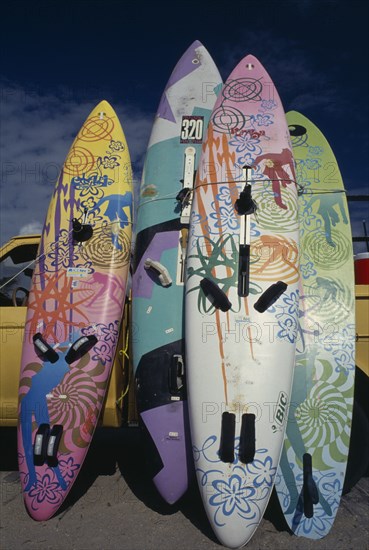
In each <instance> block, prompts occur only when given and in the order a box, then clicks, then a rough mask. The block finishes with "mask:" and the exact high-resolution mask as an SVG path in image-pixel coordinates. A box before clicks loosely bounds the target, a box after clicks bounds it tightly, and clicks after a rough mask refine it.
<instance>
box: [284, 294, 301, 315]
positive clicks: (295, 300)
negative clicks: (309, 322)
mask: <svg viewBox="0 0 369 550" xmlns="http://www.w3.org/2000/svg"><path fill="white" fill-rule="evenodd" d="M283 301H284V303H285V304H286V306H288V313H290V314H291V315H297V314H298V312H299V291H298V290H297V291H296V292H291V294H289V295H288V296H285V297H284V298H283Z"/></svg>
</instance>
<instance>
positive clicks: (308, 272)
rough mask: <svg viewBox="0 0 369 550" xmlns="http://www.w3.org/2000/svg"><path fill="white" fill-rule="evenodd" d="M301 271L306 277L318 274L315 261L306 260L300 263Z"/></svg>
mask: <svg viewBox="0 0 369 550" xmlns="http://www.w3.org/2000/svg"><path fill="white" fill-rule="evenodd" d="M300 269H301V273H302V276H303V278H304V279H308V278H309V277H311V276H313V275H316V270H315V268H314V264H313V262H306V264H301V265H300Z"/></svg>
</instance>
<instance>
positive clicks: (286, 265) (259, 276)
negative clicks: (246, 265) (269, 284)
mask: <svg viewBox="0 0 369 550" xmlns="http://www.w3.org/2000/svg"><path fill="white" fill-rule="evenodd" d="M297 266H298V246H297V243H296V241H294V240H293V239H286V238H285V237H283V236H282V235H268V236H266V235H262V236H261V237H260V238H259V239H258V240H257V241H255V242H253V243H252V245H251V250H250V271H251V274H252V276H253V279H254V280H256V281H273V282H275V281H278V280H281V281H284V282H285V283H286V284H291V283H295V282H297V281H298V279H299V272H298V268H297Z"/></svg>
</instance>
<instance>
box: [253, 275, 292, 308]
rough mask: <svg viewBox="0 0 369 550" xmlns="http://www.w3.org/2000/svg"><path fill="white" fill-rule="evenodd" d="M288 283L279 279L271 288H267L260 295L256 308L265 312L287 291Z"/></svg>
mask: <svg viewBox="0 0 369 550" xmlns="http://www.w3.org/2000/svg"><path fill="white" fill-rule="evenodd" d="M286 289H287V285H286V283H284V282H283V281H278V282H277V283H274V284H273V285H271V286H270V287H269V288H267V289H266V290H265V291H264V292H263V294H262V295H261V296H260V297H259V299H258V300H257V302H255V304H254V309H256V311H258V312H259V313H264V311H265V310H267V309H268V308H269V307H270V306H272V305H273V304H274V302H276V301H277V300H278V298H280V297H281V296H282V294H283V293H284V292H285V291H286Z"/></svg>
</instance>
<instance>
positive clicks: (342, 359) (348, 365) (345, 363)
mask: <svg viewBox="0 0 369 550" xmlns="http://www.w3.org/2000/svg"><path fill="white" fill-rule="evenodd" d="M333 354H334V355H335V358H334V360H335V362H336V365H337V367H336V372H341V371H345V372H346V373H348V371H350V370H354V369H355V359H354V357H353V354H352V353H348V352H347V351H345V350H340V351H339V350H336V351H335V352H334V353H333Z"/></svg>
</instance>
